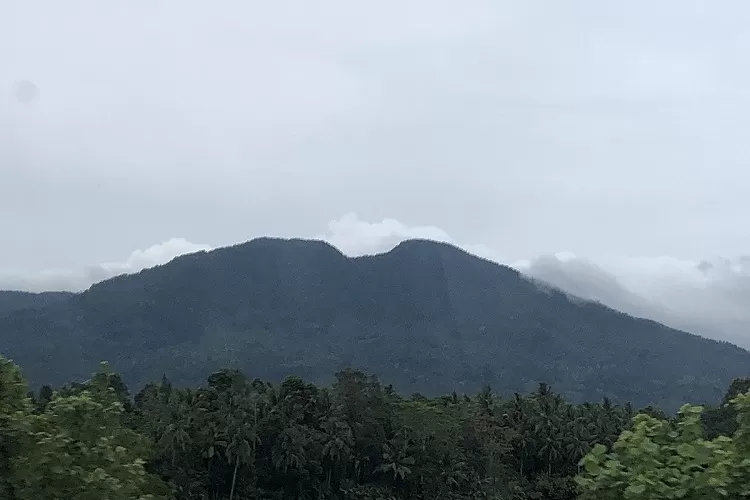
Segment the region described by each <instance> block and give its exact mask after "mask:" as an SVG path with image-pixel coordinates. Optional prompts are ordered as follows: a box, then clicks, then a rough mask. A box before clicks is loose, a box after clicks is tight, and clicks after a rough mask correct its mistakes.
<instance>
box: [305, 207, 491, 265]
mask: <svg viewBox="0 0 750 500" xmlns="http://www.w3.org/2000/svg"><path fill="white" fill-rule="evenodd" d="M316 239H320V240H324V241H327V242H328V243H330V244H331V245H333V246H335V247H336V248H338V249H339V250H341V251H342V252H343V253H344V254H346V255H349V256H358V255H371V254H376V253H383V252H387V251H388V250H390V249H392V248H393V247H395V246H396V245H398V244H399V243H400V242H402V241H404V240H408V239H428V240H433V241H440V242H445V243H451V244H453V245H456V246H460V247H461V248H463V249H465V250H466V251H467V252H471V253H473V254H474V255H478V256H480V257H484V258H485V259H490V260H494V261H496V262H500V261H501V258H500V255H499V254H498V253H497V252H495V251H494V250H492V249H491V248H489V247H487V246H485V245H482V244H464V245H462V244H459V243H457V242H456V241H455V240H454V239H453V238H452V237H451V236H450V235H448V233H447V232H445V231H443V230H442V229H440V228H439V227H436V226H409V225H407V224H404V223H402V222H399V221H398V220H396V219H383V220H382V221H380V222H367V221H364V220H361V219H359V217H358V216H357V214H356V213H353V212H351V213H348V214H346V215H344V216H343V217H342V218H340V219H338V220H334V221H331V222H329V223H328V231H327V232H325V233H323V234H319V235H317V236H316Z"/></svg>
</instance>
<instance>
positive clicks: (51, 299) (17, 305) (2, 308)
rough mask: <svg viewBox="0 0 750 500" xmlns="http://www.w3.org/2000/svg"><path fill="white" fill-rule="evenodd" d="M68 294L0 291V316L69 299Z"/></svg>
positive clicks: (71, 294)
mask: <svg viewBox="0 0 750 500" xmlns="http://www.w3.org/2000/svg"><path fill="white" fill-rule="evenodd" d="M73 295H74V294H73V293H70V292H43V293H30V292H16V291H4V290H0V316H5V315H6V314H8V313H10V312H11V311H17V310H19V309H33V308H39V307H44V306H47V305H50V304H54V303H56V302H60V301H64V300H67V299H69V298H71V297H72V296H73Z"/></svg>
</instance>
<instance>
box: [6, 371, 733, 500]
mask: <svg viewBox="0 0 750 500" xmlns="http://www.w3.org/2000/svg"><path fill="white" fill-rule="evenodd" d="M742 384H743V383H742V382H738V384H735V385H734V386H733V388H732V389H730V392H731V391H735V392H737V391H740V390H741V389H742V387H743V386H742ZM744 388H745V389H747V384H746V383H745V385H744ZM729 397H730V396H728V398H729ZM733 412H734V413H733ZM636 413H640V414H641V415H639V416H637V418H635V422H636V428H633V427H632V422H633V421H634V419H633V417H634V415H635V414H636ZM690 415H697V413H695V412H693V413H691V414H690ZM644 419H645V420H644ZM703 419H704V423H706V424H707V426H708V429H709V430H708V432H709V434H710V433H714V434H717V433H725V434H727V433H731V432H734V431H735V430H736V420H737V413H736V410H734V409H732V408H731V407H726V408H721V409H718V410H713V411H712V412H710V413H708V414H706V415H704V416H703ZM643 422H650V424H649V425H652V427H653V425H656V424H653V422H657V423H660V424H658V425H663V426H665V427H664V428H663V429H662V430H663V431H664V436H665V438H664V439H667V440H669V439H671V438H670V437H669V436H671V434H669V433H670V432H673V431H672V430H670V429H671V426H674V428H675V429H678V428H679V425H682V424H680V422H682V421H681V420H679V419H678V420H673V419H668V418H667V417H666V416H664V415H663V414H660V413H659V412H658V411H657V410H654V409H646V410H644V411H642V412H635V411H634V410H633V409H632V408H631V407H630V406H629V405H624V406H617V405H614V404H612V403H611V402H610V401H608V400H606V399H604V400H603V401H601V402H600V403H586V404H582V405H573V404H569V403H567V402H566V401H564V400H563V399H562V398H561V397H560V396H559V395H557V394H555V393H554V392H553V391H552V390H551V389H550V388H549V387H548V386H547V385H545V384H540V386H539V388H538V390H537V391H536V392H534V393H532V394H529V395H525V396H521V395H515V396H513V397H510V398H499V397H496V396H495V395H494V394H493V393H492V391H491V390H490V389H489V388H486V389H485V390H483V391H481V392H480V393H479V394H476V395H472V396H467V395H458V394H451V395H448V396H444V397H440V398H425V397H422V396H420V395H418V394H415V395H413V396H411V397H402V396H400V395H398V394H396V393H395V392H394V391H393V390H392V388H391V387H389V386H382V385H381V384H380V383H379V382H378V381H377V380H376V379H375V378H374V377H371V376H368V375H366V374H365V373H362V372H359V371H355V370H344V371H341V372H339V373H338V374H337V375H336V381H335V383H334V384H333V385H332V387H330V388H320V387H317V386H315V385H312V384H308V383H305V382H304V381H303V380H301V379H299V378H297V377H288V378H287V379H285V380H284V381H283V382H282V383H281V384H278V385H274V384H271V383H268V382H265V381H262V380H257V379H256V380H250V379H248V378H246V377H245V376H244V375H243V374H242V373H240V372H237V371H231V370H224V371H220V372H217V373H215V374H213V375H211V376H210V377H209V378H208V381H207V384H206V385H205V386H204V387H201V388H198V389H189V388H177V387H173V386H172V384H171V383H170V382H169V381H168V380H167V379H166V378H164V379H163V380H162V381H161V382H160V383H155V384H149V385H147V386H146V387H144V388H143V389H142V390H141V391H140V392H139V393H138V394H136V395H135V396H134V397H132V398H131V395H130V394H129V393H128V389H127V388H126V387H125V385H124V384H123V383H122V380H121V379H120V377H119V376H118V375H117V374H115V373H112V372H111V371H110V370H109V369H108V368H107V366H106V365H103V366H102V369H101V370H100V371H99V372H98V373H97V374H95V375H94V376H93V377H92V378H91V380H89V381H88V382H85V383H76V384H70V385H67V386H65V387H62V388H59V389H58V390H53V389H52V388H49V387H43V388H42V389H41V390H40V391H39V392H38V393H27V392H26V389H25V385H24V381H23V378H22V377H21V375H20V372H19V370H18V368H17V367H15V366H14V365H13V364H12V363H10V362H9V361H7V360H4V359H2V358H0V499H3V500H4V499H9V500H26V499H29V500H31V499H39V498H50V499H66V500H67V499H74V500H89V499H90V500H101V499H110V500H120V499H122V500H125V499H127V500H132V499H142V500H146V499H157V498H158V499H166V498H175V499H179V500H188V499H201V500H203V499H205V500H213V499H217V500H218V499H222V500H223V499H230V500H235V499H237V500H240V499H243V500H244V499H353V500H356V499H363V500H380V499H383V500H385V499H425V500H436V499H452V500H453V499H455V500H458V499H573V498H576V497H577V496H578V495H579V494H580V493H584V495H585V494H587V492H588V494H589V497H590V498H594V497H596V495H599V497H601V498H638V497H633V496H630V497H626V496H607V494H608V493H611V492H614V493H612V494H613V495H615V494H618V493H617V491H619V490H617V487H619V486H618V484H619V483H617V482H616V481H614V482H611V484H610V483H607V482H606V481H605V479H606V477H614V476H612V475H611V474H610V476H606V474H605V476H606V477H605V479H601V477H604V476H601V471H602V470H604V469H605V465H604V464H605V463H606V464H608V465H607V466H609V465H611V463H614V462H613V460H614V459H615V458H617V456H615V455H606V453H608V452H612V453H618V451H617V450H618V449H620V450H621V449H623V448H622V445H619V444H616V443H618V442H620V443H621V442H623V439H625V440H627V439H630V440H631V445H632V441H633V438H632V436H641V437H642V434H643V433H644V432H646V431H644V430H643V426H644V425H646V424H644V423H643ZM638 425H640V426H641V430H640V431H638V427H637V426H638ZM683 427H685V426H683ZM624 431H625V432H624ZM635 431H638V432H641V434H637V432H635ZM634 432H635V433H634ZM648 432H651V431H648ZM629 433H630V434H629ZM699 434H700V436H701V439H702V438H703V435H702V431H700V432H699ZM679 435H680V436H681V434H679ZM628 436H630V437H628ZM675 436H678V434H675ZM691 436H692V435H691ZM693 437H695V436H693ZM618 439H619V441H618ZM696 439H697V438H696ZM717 439H718V440H719V441H721V439H726V438H717ZM730 441H731V440H730ZM639 443H640V444H639ZM642 443H643V439H641V441H638V443H636V444H637V446H640V445H641V444H642ZM596 445H600V446H596ZM595 446H596V447H595ZM618 446H619V448H618ZM633 446H635V445H633ZM625 449H629V448H627V446H626V447H625ZM649 449H650V448H649ZM592 450H593V452H592ZM683 451H685V450H684V447H683ZM589 452H592V453H589ZM662 452H663V453H667V452H665V451H664V450H662ZM696 453H697V452H696ZM587 454H588V455H587ZM628 456H630V455H628ZM584 457H586V459H584V460H582V459H583V458H584ZM602 457H605V458H606V459H605V458H602ZM613 457H614V458H613ZM623 463H624V462H623ZM582 467H585V468H584V469H582ZM622 469H623V470H627V467H626V465H622ZM618 470H620V469H618ZM577 476H578V477H577ZM623 477H624V476H623ZM644 491H645V490H644ZM592 492H595V493H596V494H594V493H592ZM591 495H593V496H591ZM644 498H646V497H644ZM648 498H651V497H648ZM654 498H656V497H654ZM664 498H666V497H664ZM674 498H681V497H674ZM690 498H692V497H690ZM696 498H697V497H696Z"/></svg>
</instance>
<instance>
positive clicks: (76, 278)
mask: <svg viewBox="0 0 750 500" xmlns="http://www.w3.org/2000/svg"><path fill="white" fill-rule="evenodd" d="M210 249H211V247H210V246H208V245H200V244H196V243H191V242H189V241H187V240H185V239H183V238H171V239H169V240H167V241H165V242H163V243H159V244H156V245H152V246H150V247H148V248H146V249H145V250H135V251H134V252H132V253H131V254H130V256H129V257H128V258H127V259H125V260H124V261H122V262H105V263H102V264H97V265H92V266H88V267H85V268H83V269H78V270H70V269H50V270H45V271H40V272H37V273H28V274H21V273H13V272H5V273H3V272H1V271H0V289H3V290H25V291H30V292H42V291H47V290H65V291H72V292H78V291H81V290H85V289H86V288H88V287H90V286H91V285H92V284H94V283H97V282H99V281H103V280H105V279H108V278H112V277H114V276H117V275H120V274H130V273H137V272H138V271H141V270H143V269H147V268H149V267H154V266H158V265H161V264H166V263H167V262H169V261H170V260H172V259H174V258H175V257H177V256H180V255H184V254H188V253H194V252H199V251H201V250H210Z"/></svg>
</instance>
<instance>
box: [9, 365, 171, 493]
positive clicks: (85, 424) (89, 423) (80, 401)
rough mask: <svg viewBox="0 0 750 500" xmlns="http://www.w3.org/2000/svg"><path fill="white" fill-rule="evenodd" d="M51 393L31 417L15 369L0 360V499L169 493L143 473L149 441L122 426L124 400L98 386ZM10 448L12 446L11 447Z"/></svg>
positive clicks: (100, 378) (96, 381)
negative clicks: (66, 393) (1, 445)
mask: <svg viewBox="0 0 750 500" xmlns="http://www.w3.org/2000/svg"><path fill="white" fill-rule="evenodd" d="M107 378H109V374H106V373H99V374H97V375H96V376H95V377H94V378H93V379H92V381H91V383H90V385H91V387H92V391H89V390H81V391H79V392H78V393H76V394H70V395H64V396H63V395H59V394H55V395H53V397H52V399H51V400H50V401H49V403H48V404H46V405H45V408H44V409H43V411H42V412H41V413H38V414H34V413H33V412H32V405H31V402H30V400H29V399H28V398H27V397H26V395H25V391H24V387H23V386H24V384H23V380H22V378H21V377H20V374H19V372H18V369H17V368H16V367H15V366H13V365H12V364H11V363H10V362H9V361H7V360H6V359H4V358H2V357H0V438H2V440H1V442H2V443H3V444H4V446H3V457H2V458H3V463H2V467H3V471H2V472H3V475H2V481H3V489H2V490H0V491H1V492H2V496H0V498H2V499H3V500H5V499H8V500H37V499H40V498H50V499H66V500H101V499H103V498H107V499H110V500H118V499H122V500H133V499H136V500H155V499H157V498H162V497H164V498H166V496H167V494H168V493H169V490H168V489H167V488H166V486H165V485H164V484H162V483H161V481H160V480H159V479H157V478H156V477H155V476H152V475H151V474H149V473H148V472H147V471H146V468H145V464H146V462H145V459H147V458H149V452H150V446H149V443H148V441H147V440H146V439H145V438H144V437H142V436H140V435H139V434H137V433H136V432H135V431H133V430H131V429H128V428H126V427H125V426H124V421H125V419H124V417H125V414H124V409H123V406H122V403H120V402H119V401H118V397H117V395H116V394H115V392H114V391H113V390H112V389H111V388H107V387H106V385H102V382H103V381H106V379H107ZM8 445H10V446H8Z"/></svg>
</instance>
